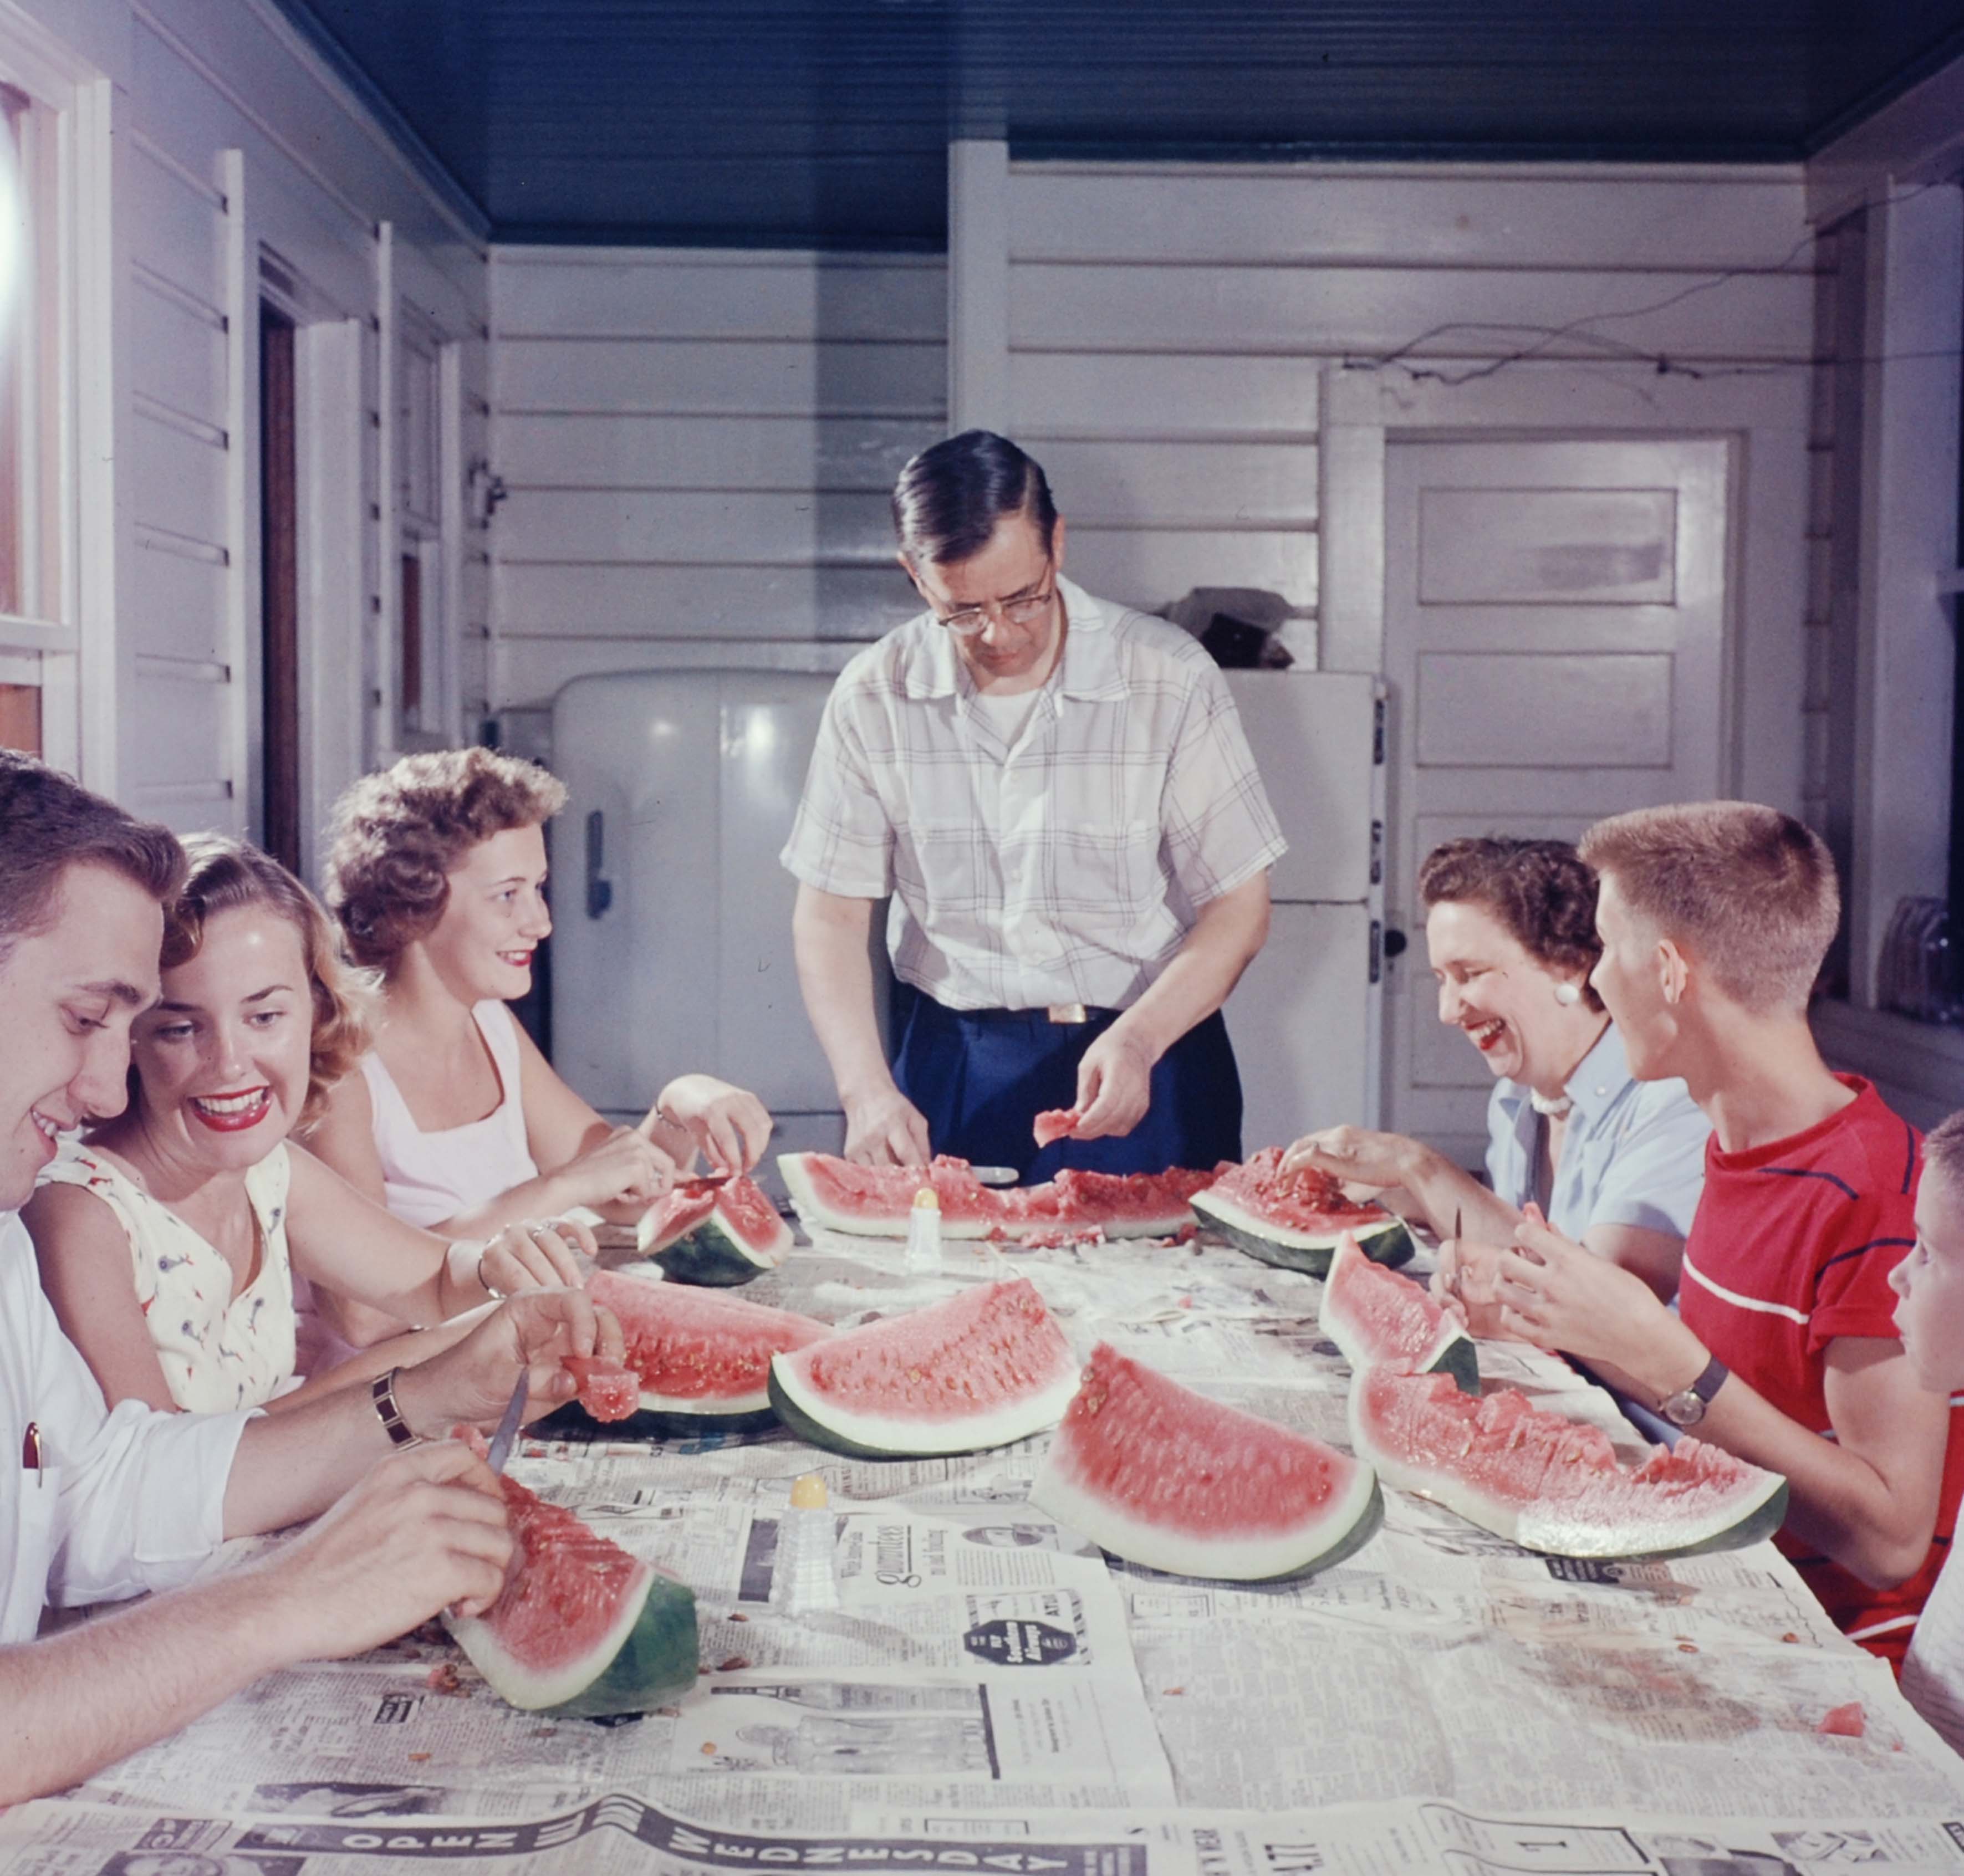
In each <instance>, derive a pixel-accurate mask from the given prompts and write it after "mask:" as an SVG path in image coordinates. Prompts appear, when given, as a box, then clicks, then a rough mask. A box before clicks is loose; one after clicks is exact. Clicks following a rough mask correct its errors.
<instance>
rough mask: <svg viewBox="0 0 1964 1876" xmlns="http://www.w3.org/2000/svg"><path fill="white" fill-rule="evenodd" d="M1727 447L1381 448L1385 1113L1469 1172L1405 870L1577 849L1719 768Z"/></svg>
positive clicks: (1477, 1141)
mask: <svg viewBox="0 0 1964 1876" xmlns="http://www.w3.org/2000/svg"><path fill="white" fill-rule="evenodd" d="M1728 463H1729V457H1728V445H1727V444H1725V442H1724V441H1722V440H1721V439H1716V438H1631V439H1603V440H1588V441H1584V440H1579V439H1578V440H1572V441H1571V440H1549V441H1536V442H1520V441H1510V442H1491V443H1396V442H1394V443H1393V444H1391V446H1390V447H1389V448H1388V450H1387V451H1386V456H1385V678H1386V681H1387V684H1388V686H1389V688H1390V692H1391V698H1390V707H1389V717H1388V733H1389V739H1390V748H1389V751H1388V755H1389V759H1390V774H1389V781H1390V785H1391V797H1392V799H1391V816H1390V819H1391V827H1390V830H1389V834H1390V838H1389V842H1388V846H1389V851H1388V855H1387V860H1388V877H1387V879H1386V883H1385V885H1386V901H1387V904H1388V907H1389V908H1390V909H1389V911H1388V914H1387V921H1388V923H1389V924H1391V925H1396V926H1398V927H1400V928H1402V929H1404V931H1405V932H1407V934H1408V935H1410V940H1411V944H1410V949H1409V950H1408V951H1407V952H1406V953H1405V954H1404V957H1403V958H1402V960H1400V961H1399V962H1398V964H1396V965H1395V966H1394V968H1393V969H1392V970H1391V971H1390V973H1388V983H1387V986H1386V987H1387V989H1388V990H1389V992H1390V996H1388V999H1387V1007H1388V1012H1389V1014H1388V1029H1389V1037H1388V1042H1389V1047H1388V1056H1389V1062H1390V1069H1391V1072H1390V1073H1389V1074H1388V1076H1387V1078H1386V1087H1387V1104H1386V1105H1387V1108H1388V1123H1389V1124H1390V1125H1391V1126H1392V1127H1395V1128H1397V1129H1398V1130H1399V1131H1401V1132H1404V1133H1410V1134H1417V1135H1419V1136H1420V1137H1422V1138H1424V1139H1427V1140H1432V1141H1433V1142H1434V1143H1436V1144H1437V1145H1439V1146H1440V1147H1442V1148H1443V1149H1444V1150H1447V1151H1449V1152H1451V1153H1454V1154H1455V1156H1457V1157H1459V1158H1460V1159H1462V1160H1463V1161H1464V1162H1466V1163H1468V1164H1477V1163H1478V1159H1479V1156H1480V1153H1481V1151H1482V1150H1483V1149H1484V1139H1485V1121H1484V1107H1485V1102H1486V1096H1487V1091H1488V1089H1490V1088H1491V1085H1492V1084H1491V1079H1490V1078H1489V1076H1487V1071H1486V1069H1485V1068H1484V1066H1483V1065H1482V1064H1481V1060H1480V1058H1479V1057H1478V1055H1477V1054H1476V1053H1475V1051H1474V1050H1473V1049H1472V1048H1471V1046H1470V1045H1469V1044H1468V1043H1467V1042H1466V1041H1465V1039H1464V1038H1463V1037H1460V1036H1459V1035H1458V1034H1455V1033H1453V1032H1452V1031H1449V1030H1446V1029H1445V1028H1442V1027H1441V1025H1439V1022H1438V1021H1437V1015H1436V1000H1435V997H1434V994H1433V983H1432V979H1431V976H1430V973H1429V971H1428V970H1427V967H1426V954H1425V941H1424V929H1423V915H1422V912H1421V910H1420V907H1419V906H1418V903H1417V889H1416V884H1415V876H1416V874H1417V869H1418V864H1419V862H1420V860H1421V859H1422V858H1423V857H1424V856H1425V855H1426V854H1427V853H1428V852H1430V851H1431V850H1432V848H1433V847H1434V846H1435V845H1437V844H1438V843H1439V842H1440V841H1442V840H1445V839H1452V838H1455V837H1456V836H1459V835H1468V834H1481V833H1500V834H1511V835H1527V836H1532V837H1537V838H1558V839H1574V838H1575V837H1576V836H1577V835H1579V834H1580V833H1581V832H1582V831H1583V829H1585V828H1587V826H1589V825H1590V823H1592V822H1593V821H1596V820H1597V819H1600V818H1601V817H1602V816H1604V815H1607V814H1614V813H1620V812H1622V810H1625V809H1626V808H1632V807H1647V806H1650V805H1652V804H1654V803H1659V802H1665V801H1682V800H1705V799H1709V797H1712V796H1714V795H1715V794H1718V793H1719V778H1720V777H1721V775H1722V773H1723V772H1724V768H1723V754H1724V724H1725V697H1724V691H1725V683H1724V672H1725V621H1726V612H1727V595H1726V592H1725V579H1726V528H1727V503H1728V492H1729V468H1728Z"/></svg>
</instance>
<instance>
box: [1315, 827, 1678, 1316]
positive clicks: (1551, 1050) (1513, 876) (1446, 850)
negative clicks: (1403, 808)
mask: <svg viewBox="0 0 1964 1876" xmlns="http://www.w3.org/2000/svg"><path fill="white" fill-rule="evenodd" d="M1418 887H1419V896H1420V899H1421V900H1423V903H1424V905H1425V907H1426V922H1425V939H1426V949H1427V950H1428V951H1429V952H1430V956H1431V961H1432V974H1433V976H1434V977H1435V978H1436V979H1437V980H1438V982H1439V1021H1441V1022H1443V1023H1444V1024H1446V1025H1448V1026H1449V1028H1455V1029H1457V1030H1459V1031H1460V1032H1461V1033H1462V1034H1463V1035H1465V1037H1466V1039H1467V1041H1468V1043H1470V1044H1471V1045H1472V1047H1474V1048H1475V1049H1477V1050H1478V1051H1479V1053H1480V1057H1481V1060H1483V1061H1484V1063H1486V1064H1487V1069H1488V1070H1489V1071H1490V1072H1491V1073H1492V1074H1493V1076H1494V1084H1495V1085H1494V1092H1493V1093H1492V1095H1491V1097H1490V1098H1489V1099H1488V1101H1487V1135H1488V1138H1487V1176H1488V1179H1489V1180H1490V1181H1491V1186H1487V1185H1481V1183H1480V1182H1479V1181H1478V1180H1477V1179H1475V1178H1474V1177H1473V1176H1472V1175H1471V1174H1470V1173H1468V1172H1465V1171H1464V1170H1462V1169H1461V1168H1460V1167H1459V1166H1455V1165H1454V1164H1453V1163H1452V1161H1451V1160H1449V1159H1447V1158H1446V1156H1445V1155H1444V1154H1443V1153H1439V1152H1438V1151H1436V1150H1435V1149H1434V1148H1433V1147H1430V1146H1426V1145H1424V1144H1423V1143H1421V1142H1420V1141H1418V1140H1410V1139H1407V1138H1406V1137H1404V1135H1402V1134H1377V1133H1371V1132H1368V1131H1366V1130H1364V1129H1362V1128H1361V1127H1330V1128H1327V1129H1325V1130H1324V1131H1322V1132H1321V1133H1316V1134H1308V1135H1307V1136H1306V1137H1305V1138H1303V1139H1301V1140H1298V1141H1297V1142H1296V1143H1295V1145H1294V1146H1292V1147H1291V1148H1290V1149H1289V1151H1288V1154H1287V1156H1285V1160H1284V1164H1285V1166H1301V1167H1311V1168H1314V1169H1317V1170H1318V1171H1321V1172H1329V1173H1333V1174H1334V1175H1336V1176H1337V1178H1339V1179H1343V1181H1345V1182H1346V1183H1349V1184H1352V1185H1359V1186H1366V1187H1370V1188H1375V1189H1377V1190H1379V1191H1388V1190H1391V1189H1393V1188H1402V1190H1403V1191H1404V1193H1405V1195H1406V1196H1407V1198H1408V1199H1409V1201H1410V1205H1409V1207H1407V1209H1408V1210H1410V1211H1411V1212H1412V1214H1414V1216H1416V1217H1419V1218H1420V1219H1421V1220H1423V1222H1424V1223H1426V1224H1428V1225H1430V1227H1431V1228H1432V1230H1433V1231H1434V1232H1435V1233H1437V1234H1438V1235H1439V1236H1440V1237H1441V1238H1449V1237H1451V1236H1452V1235H1453V1233H1454V1230H1455V1220H1459V1221H1462V1222H1461V1227H1460V1228H1461V1230H1462V1231H1463V1233H1464V1236H1465V1239H1467V1240H1468V1246H1467V1249H1465V1251H1464V1252H1462V1251H1461V1249H1460V1247H1459V1246H1456V1245H1455V1246H1453V1247H1452V1249H1451V1250H1450V1251H1449V1252H1448V1253H1447V1255H1446V1258H1445V1259H1443V1261H1442V1268H1443V1269H1446V1270H1449V1271H1450V1270H1452V1269H1453V1268H1462V1267H1463V1276H1462V1281H1466V1282H1469V1283H1470V1284H1471V1286H1472V1287H1471V1288H1470V1289H1468V1291H1467V1292H1466V1294H1465V1299H1464V1300H1468V1301H1475V1300H1484V1288H1485V1284H1486V1282H1487V1281H1488V1280H1489V1278H1490V1277H1491V1270H1490V1269H1489V1268H1488V1267H1489V1266H1490V1265H1491V1263H1492V1262H1493V1255H1487V1256H1484V1257H1483V1256H1481V1255H1480V1254H1479V1253H1478V1252H1477V1251H1475V1249H1473V1248H1472V1247H1474V1246H1493V1247H1497V1246H1501V1245H1503V1244H1506V1243H1508V1242H1509V1241H1510V1239H1512V1237H1513V1229H1514V1226H1515V1224H1516V1222H1517V1221H1518V1220H1519V1219H1520V1217H1521V1215H1522V1212H1523V1208H1524V1207H1526V1206H1527V1205H1529V1204H1536V1205H1539V1207H1541V1209H1542V1211H1543V1212H1544V1213H1545V1214H1546V1215H1547V1217H1548V1220H1550V1222H1551V1223H1554V1224H1555V1229H1556V1230H1558V1231H1560V1232H1561V1233H1563V1234H1564V1236H1568V1237H1571V1238H1574V1239H1577V1240H1578V1241H1579V1242H1581V1243H1584V1244H1586V1245H1587V1246H1589V1248H1590V1249H1591V1250H1593V1251H1595V1252H1597V1253H1598V1254H1599V1255H1602V1256H1604V1257H1607V1258H1609V1259H1612V1260H1613V1262H1616V1263H1619V1264H1621V1265H1624V1266H1625V1267H1626V1268H1629V1269H1630V1270H1632V1271H1634V1272H1636V1274H1637V1275H1638V1276H1640V1277H1641V1278H1643V1279H1644V1280H1645V1282H1647V1283H1648V1284H1650V1286H1651V1288H1652V1289H1654V1291H1657V1293H1658V1295H1660V1296H1661V1297H1664V1298H1666V1299H1667V1300H1668V1299H1669V1298H1670V1297H1671V1296H1672V1295H1673V1294H1674V1293H1675V1292H1676V1291H1677V1273H1678V1265H1679V1264H1680V1261H1681V1260H1682V1258H1683V1252H1684V1234H1685V1233H1686V1231H1687V1230H1689V1229H1690V1224H1691V1214H1693V1211H1696V1209H1697V1206H1698V1195H1699V1191H1701V1190H1702V1188H1703V1185H1704V1179H1705V1142H1706V1137H1707V1136H1708V1135H1709V1134H1710V1132H1711V1130H1712V1126H1711V1123H1710V1122H1709V1121H1707V1120H1706V1118H1705V1117H1704V1115H1703V1114H1701V1113H1700V1112H1699V1110H1698V1108H1697V1105H1696V1103H1695V1102H1693V1100H1692V1098H1691V1096H1690V1094H1689V1093H1688V1092H1686V1088H1685V1086H1684V1083H1683V1082H1681V1081H1661V1082H1638V1081H1637V1080H1635V1079H1633V1078H1632V1076H1631V1074H1630V1071H1629V1064H1628V1063H1626V1062H1625V1060H1624V1057H1623V1045H1622V1040H1621V1038H1620V1037H1619V1036H1618V1035H1617V1034H1616V1025H1615V1024H1613V1022H1611V1021H1610V1020H1609V1014H1608V1012H1606V1010H1605V1009H1603V1004H1602V1001H1601V999H1600V998H1599V997H1598V996H1597V994H1596V993H1595V991H1594V990H1593V989H1591V988H1590V983H1589V973H1590V971H1591V970H1593V969H1594V968H1595V965H1596V960H1597V958H1598V957H1600V956H1601V955H1602V951H1603V948H1602V944H1601V943H1600V941H1599V940H1598V939H1597V935H1596V879H1595V875H1594V874H1592V873H1591V872H1590V871H1589V869H1588V868H1587V867H1586V866H1584V864H1583V863H1582V861H1581V859H1580V858H1579V857H1578V856H1577V854H1576V851H1575V849H1574V848H1573V847H1571V846H1570V845H1568V842H1565V841H1558V840H1504V839H1495V838H1487V839H1471V840H1449V841H1448V842H1446V843H1445V845H1443V846H1439V847H1436V848H1433V851H1431V852H1430V854H1428V855H1426V860H1425V863H1424V864H1423V866H1421V867H1420V868H1419V876H1418ZM1494 1254H1495V1255H1497V1252H1495V1253H1494Z"/></svg>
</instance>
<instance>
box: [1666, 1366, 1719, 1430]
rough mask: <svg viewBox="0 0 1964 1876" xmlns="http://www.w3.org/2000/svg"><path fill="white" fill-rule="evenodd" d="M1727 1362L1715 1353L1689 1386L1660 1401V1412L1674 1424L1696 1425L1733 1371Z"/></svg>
mask: <svg viewBox="0 0 1964 1876" xmlns="http://www.w3.org/2000/svg"><path fill="white" fill-rule="evenodd" d="M1728 1374H1731V1369H1730V1368H1728V1367H1727V1366H1726V1365H1725V1363H1724V1362H1723V1361H1720V1360H1719V1358H1718V1357H1717V1356H1716V1355H1714V1356H1713V1357H1712V1359H1711V1360H1710V1361H1708V1362H1706V1365H1705V1372H1704V1373H1703V1374H1701V1375H1699V1377H1698V1378H1697V1380H1696V1381H1693V1383H1692V1384H1691V1385H1690V1387H1680V1389H1679V1390H1677V1393H1674V1394H1667V1395H1665V1396H1664V1399H1663V1400H1661V1401H1659V1402H1658V1413H1661V1414H1662V1415H1663V1416H1664V1418H1665V1419H1667V1420H1668V1421H1669V1422H1670V1423H1671V1425H1673V1426H1696V1425H1697V1424H1698V1423H1699V1421H1700V1420H1702V1419H1704V1418H1705V1409H1706V1406H1709V1404H1710V1402H1711V1400H1712V1396H1713V1395H1714V1394H1715V1393H1718V1391H1719V1389H1720V1388H1721V1387H1724V1386H1725V1377H1726V1376H1727V1375H1728Z"/></svg>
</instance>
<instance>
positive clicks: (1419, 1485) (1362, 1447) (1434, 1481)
mask: <svg viewBox="0 0 1964 1876" xmlns="http://www.w3.org/2000/svg"><path fill="white" fill-rule="evenodd" d="M1350 1429H1351V1443H1352V1445H1353V1447H1354V1448H1356V1452H1357V1454H1358V1456H1359V1458H1364V1459H1368V1460H1369V1461H1370V1463H1371V1464H1372V1465H1374V1466H1375V1467H1376V1468H1377V1470H1378V1474H1379V1476H1380V1477H1382V1478H1383V1479H1384V1480H1385V1482H1386V1483H1388V1484H1391V1485H1396V1486H1403V1487H1404V1490H1407V1491H1410V1492H1416V1493H1419V1494H1420V1495H1421V1496H1423V1497H1426V1498H1430V1499H1436V1500H1437V1501H1438V1502H1439V1503H1440V1504H1442V1505H1444V1506H1448V1507H1449V1509H1452V1510H1454V1511H1456V1512H1459V1515H1461V1516H1462V1517H1463V1518H1468V1519H1470V1520H1471V1522H1473V1523H1475V1524H1476V1525H1480V1526H1481V1528H1483V1529H1484V1530H1487V1531H1493V1532H1494V1533H1495V1534H1497V1535H1498V1536H1500V1537H1503V1538H1509V1539H1510V1540H1511V1541H1513V1542H1514V1543H1516V1544H1520V1546H1521V1547H1523V1549H1525V1550H1530V1551H1545V1552H1548V1553H1549V1554H1552V1555H1555V1556H1558V1557H1660V1556H1675V1555H1678V1554H1682V1553H1683V1552H1686V1551H1701V1550H1730V1549H1735V1548H1737V1547H1739V1546H1741V1545H1743V1544H1751V1543H1754V1542H1756V1541H1757V1540H1758V1539H1759V1538H1763V1537H1767V1536H1770V1534H1772V1533H1773V1531H1776V1530H1777V1529H1778V1528H1779V1525H1780V1523H1781V1522H1782V1520H1783V1518H1785V1517H1786V1497H1787V1488H1786V1480H1785V1479H1783V1478H1782V1477H1780V1476H1779V1474H1778V1473H1775V1472H1764V1471H1762V1470H1760V1468H1759V1467H1757V1466H1752V1465H1748V1464H1747V1463H1746V1462H1745V1461H1744V1460H1742V1459H1735V1458H1733V1457H1732V1455H1731V1454H1730V1453H1727V1452H1722V1451H1720V1450H1719V1448H1717V1447H1715V1446H1708V1445H1704V1444H1703V1443H1702V1442H1701V1441H1698V1440H1695V1439H1691V1438H1684V1439H1681V1440H1680V1441H1678V1443H1677V1445H1676V1446H1675V1447H1674V1448H1669V1449H1667V1448H1664V1447H1661V1446H1660V1447H1658V1448H1654V1449H1653V1451H1651V1455H1650V1457H1649V1458H1648V1459H1646V1460H1645V1461H1644V1462H1643V1463H1642V1464H1641V1465H1638V1466H1626V1465H1625V1464H1622V1461H1619V1459H1618V1458H1617V1457H1616V1448H1614V1447H1613V1445H1611V1444H1610V1441H1609V1436H1608V1435H1606V1433H1604V1432H1602V1431H1601V1430H1600V1429H1599V1428H1596V1427H1593V1426H1584V1425H1578V1424H1577V1422H1574V1421H1572V1420H1568V1419H1564V1418H1563V1417H1562V1416H1561V1415H1560V1414H1557V1413H1549V1412H1548V1410H1547V1409H1545V1408H1542V1407H1537V1406H1536V1405H1535V1404H1534V1403H1533V1402H1532V1401H1531V1400H1529V1399H1528V1397H1527V1396H1526V1394H1524V1393H1522V1392H1521V1390H1520V1389H1519V1388H1517V1387H1503V1388H1499V1389H1497V1390H1495V1391H1494V1393H1491V1394H1488V1395H1487V1396H1485V1397H1484V1398H1483V1399H1475V1398H1474V1397H1471V1396H1470V1395H1468V1394H1465V1393H1462V1392H1461V1391H1460V1390H1459V1387H1457V1386H1456V1385H1455V1383H1454V1382H1453V1381H1452V1377H1450V1376H1449V1375H1445V1374H1398V1373H1396V1372H1394V1371H1393V1370H1391V1369H1390V1368H1369V1369H1364V1370H1360V1371H1359V1372H1358V1374H1356V1376H1355V1377H1354V1378H1353V1381H1352V1383H1351V1387H1350Z"/></svg>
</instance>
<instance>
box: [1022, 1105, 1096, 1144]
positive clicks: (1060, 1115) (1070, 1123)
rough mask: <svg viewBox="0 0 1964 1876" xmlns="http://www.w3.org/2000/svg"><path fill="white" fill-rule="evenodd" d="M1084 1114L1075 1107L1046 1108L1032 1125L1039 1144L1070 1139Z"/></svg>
mask: <svg viewBox="0 0 1964 1876" xmlns="http://www.w3.org/2000/svg"><path fill="white" fill-rule="evenodd" d="M1083 1118H1084V1116H1083V1114H1080V1113H1079V1112H1078V1111H1077V1109H1076V1108H1045V1110H1044V1111H1043V1112H1042V1113H1041V1114H1038V1116H1037V1118H1036V1119H1035V1122H1034V1123H1032V1127H1031V1129H1030V1130H1031V1132H1032V1133H1033V1134H1035V1136H1036V1143H1037V1144H1038V1146H1048V1145H1050V1143H1051V1142H1052V1141H1053V1140H1068V1139H1069V1138H1070V1137H1071V1135H1072V1134H1074V1133H1076V1132H1077V1124H1078V1122H1079V1121H1081V1120H1083Z"/></svg>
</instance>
